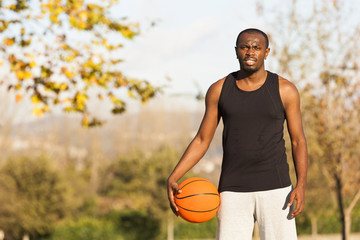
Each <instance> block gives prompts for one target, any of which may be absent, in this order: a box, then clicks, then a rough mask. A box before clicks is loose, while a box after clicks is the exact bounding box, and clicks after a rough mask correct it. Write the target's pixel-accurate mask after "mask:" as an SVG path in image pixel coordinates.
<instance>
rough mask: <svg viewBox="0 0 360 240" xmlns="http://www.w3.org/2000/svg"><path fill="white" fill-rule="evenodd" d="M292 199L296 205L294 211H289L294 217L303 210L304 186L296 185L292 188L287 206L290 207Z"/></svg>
mask: <svg viewBox="0 0 360 240" xmlns="http://www.w3.org/2000/svg"><path fill="white" fill-rule="evenodd" d="M294 200H296V207H295V209H294V211H293V212H292V213H291V217H292V218H293V217H296V216H297V215H299V214H300V213H301V212H302V211H303V210H304V205H305V187H300V186H297V187H296V188H294V189H293V191H292V192H291V194H290V198H289V202H288V207H290V206H291V205H292V204H293V203H294Z"/></svg>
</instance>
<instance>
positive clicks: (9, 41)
mask: <svg viewBox="0 0 360 240" xmlns="http://www.w3.org/2000/svg"><path fill="white" fill-rule="evenodd" d="M3 42H4V44H5V45H6V46H11V45H13V44H14V43H15V38H5V39H4V41H3Z"/></svg>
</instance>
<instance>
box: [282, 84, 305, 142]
mask: <svg viewBox="0 0 360 240" xmlns="http://www.w3.org/2000/svg"><path fill="white" fill-rule="evenodd" d="M285 113H286V121H287V126H288V131H289V134H290V137H291V138H292V139H294V138H296V137H301V136H302V135H303V127H302V117H301V111H300V95H299V92H298V91H297V89H296V88H295V87H294V86H292V87H291V88H290V89H289V90H288V92H287V96H286V105H285Z"/></svg>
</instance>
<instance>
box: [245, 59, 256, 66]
mask: <svg viewBox="0 0 360 240" xmlns="http://www.w3.org/2000/svg"><path fill="white" fill-rule="evenodd" d="M244 62H245V63H246V64H247V65H254V64H255V62H256V59H245V61H244Z"/></svg>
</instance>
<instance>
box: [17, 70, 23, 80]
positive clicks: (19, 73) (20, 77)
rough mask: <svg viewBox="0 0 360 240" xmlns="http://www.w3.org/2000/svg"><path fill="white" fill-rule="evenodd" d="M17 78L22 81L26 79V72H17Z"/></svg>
mask: <svg viewBox="0 0 360 240" xmlns="http://www.w3.org/2000/svg"><path fill="white" fill-rule="evenodd" d="M16 77H17V78H18V79H20V80H22V79H24V78H25V72H24V71H16Z"/></svg>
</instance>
